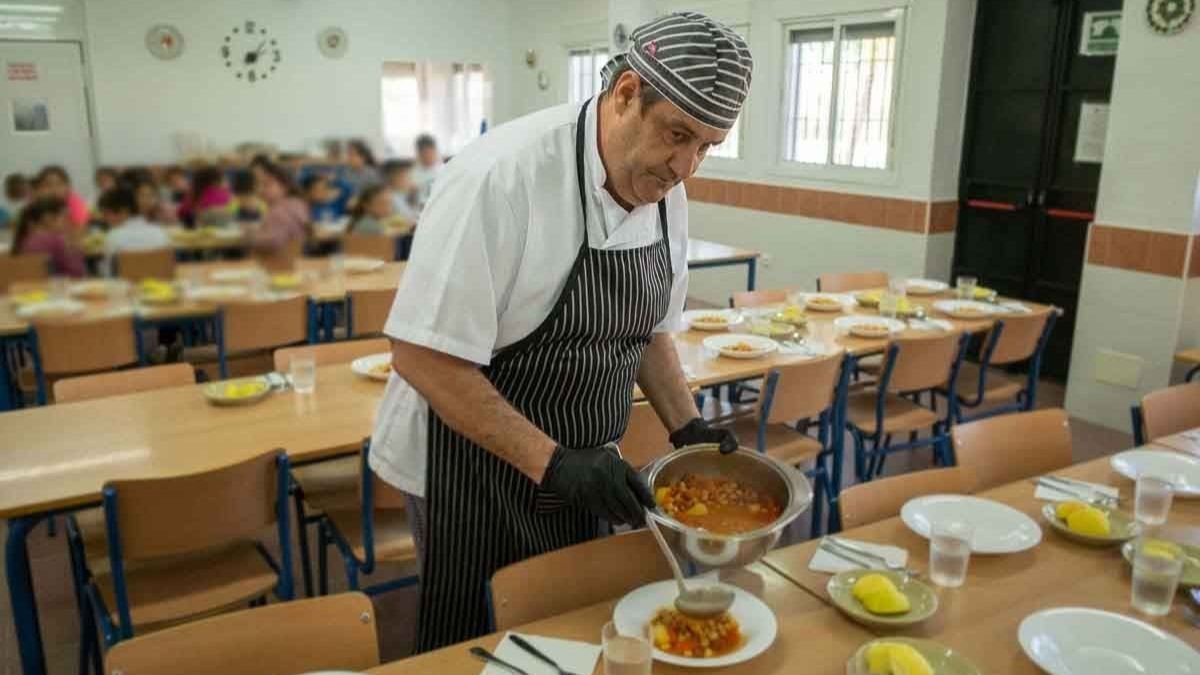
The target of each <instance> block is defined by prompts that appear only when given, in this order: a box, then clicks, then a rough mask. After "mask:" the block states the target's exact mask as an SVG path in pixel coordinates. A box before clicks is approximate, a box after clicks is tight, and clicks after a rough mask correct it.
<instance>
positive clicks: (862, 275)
mask: <svg viewBox="0 0 1200 675" xmlns="http://www.w3.org/2000/svg"><path fill="white" fill-rule="evenodd" d="M887 285H888V274H887V272H879V271H871V272H838V273H832V274H822V275H820V276H818V277H817V290H818V291H821V292H823V293H844V292H846V291H861V290H863V289H867V288H887Z"/></svg>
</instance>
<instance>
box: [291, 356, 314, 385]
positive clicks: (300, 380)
mask: <svg viewBox="0 0 1200 675" xmlns="http://www.w3.org/2000/svg"><path fill="white" fill-rule="evenodd" d="M288 369H289V371H290V372H289V375H291V377H292V389H294V390H295V391H296V393H297V394H311V393H313V391H315V390H316V388H317V361H316V359H314V358H313V357H311V356H293V357H292V361H291V363H290V364H289V368H288Z"/></svg>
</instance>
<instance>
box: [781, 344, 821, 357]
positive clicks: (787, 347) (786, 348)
mask: <svg viewBox="0 0 1200 675" xmlns="http://www.w3.org/2000/svg"><path fill="white" fill-rule="evenodd" d="M779 353H780V354H794V355H799V356H810V357H817V356H824V355H826V354H828V353H829V349H828V348H827V347H826V346H825V344H824V343H821V342H809V341H808V340H805V341H803V342H788V343H786V344H785V343H782V342H781V343H779Z"/></svg>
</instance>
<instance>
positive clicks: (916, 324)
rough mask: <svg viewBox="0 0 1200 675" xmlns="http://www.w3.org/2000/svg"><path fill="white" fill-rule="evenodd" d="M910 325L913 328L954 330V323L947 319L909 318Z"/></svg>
mask: <svg viewBox="0 0 1200 675" xmlns="http://www.w3.org/2000/svg"><path fill="white" fill-rule="evenodd" d="M908 327H909V328H911V329H913V330H945V331H951V330H954V324H952V323H950V322H949V321H946V320H945V319H909V320H908Z"/></svg>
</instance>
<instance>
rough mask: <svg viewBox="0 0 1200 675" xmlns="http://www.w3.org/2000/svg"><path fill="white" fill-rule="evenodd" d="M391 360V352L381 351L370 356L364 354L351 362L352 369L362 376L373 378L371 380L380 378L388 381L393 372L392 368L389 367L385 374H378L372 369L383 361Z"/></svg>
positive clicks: (381, 380) (388, 361) (389, 361)
mask: <svg viewBox="0 0 1200 675" xmlns="http://www.w3.org/2000/svg"><path fill="white" fill-rule="evenodd" d="M391 362H392V355H391V353H389V352H380V353H378V354H371V355H370V356H363V357H360V358H357V359H354V360H353V361H351V362H350V370H353V371H354V372H355V373H357V374H358V375H361V376H363V377H365V378H368V379H371V380H379V381H380V382H387V380H388V377H389V376H390V375H391V374H392V371H391V369H388V372H387V373H385V374H383V375H377V374H375V373H373V372H371V369H372V368H374V367H375V366H377V365H379V364H381V363H391Z"/></svg>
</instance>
